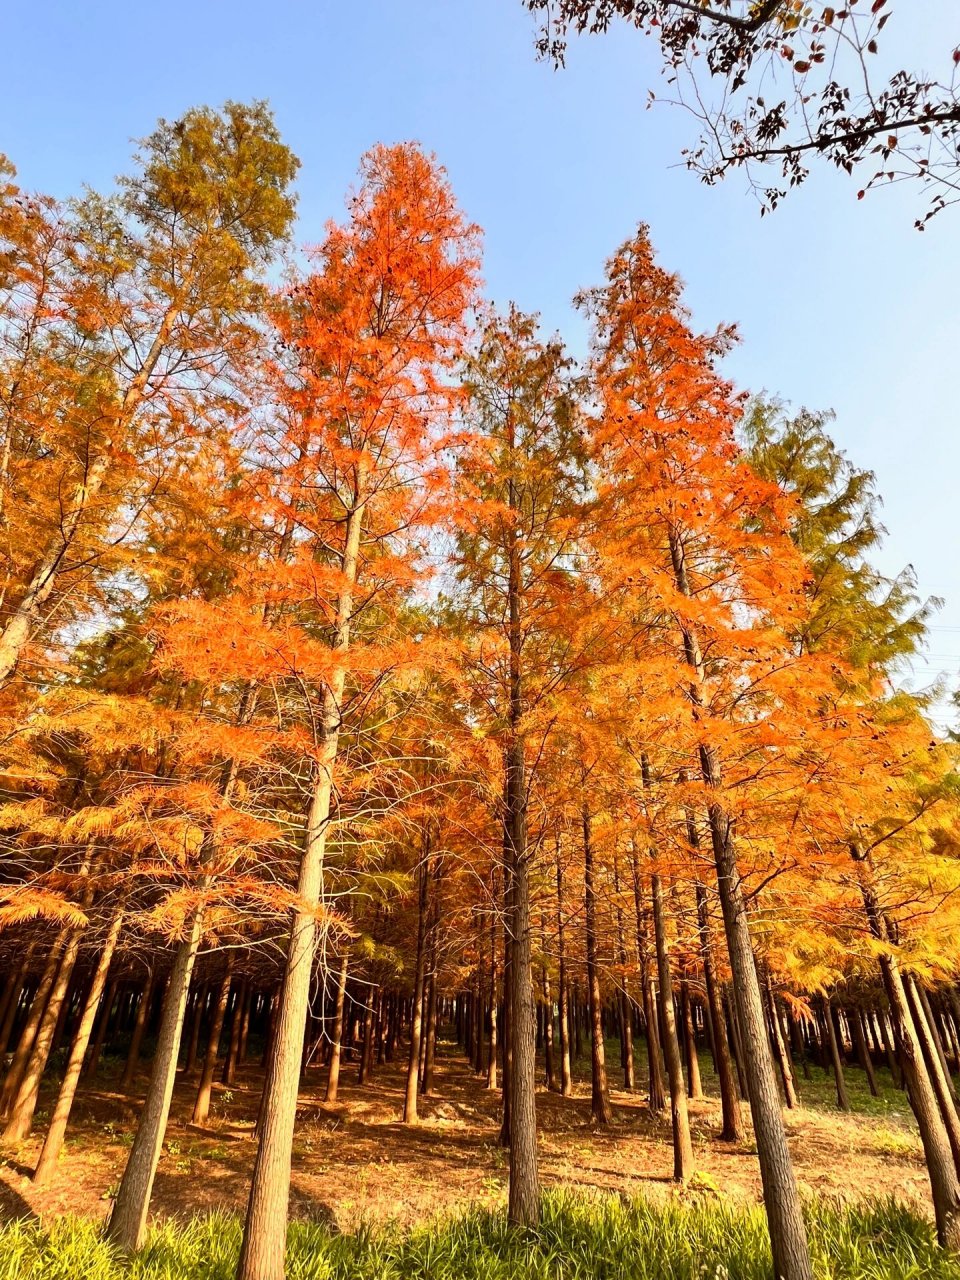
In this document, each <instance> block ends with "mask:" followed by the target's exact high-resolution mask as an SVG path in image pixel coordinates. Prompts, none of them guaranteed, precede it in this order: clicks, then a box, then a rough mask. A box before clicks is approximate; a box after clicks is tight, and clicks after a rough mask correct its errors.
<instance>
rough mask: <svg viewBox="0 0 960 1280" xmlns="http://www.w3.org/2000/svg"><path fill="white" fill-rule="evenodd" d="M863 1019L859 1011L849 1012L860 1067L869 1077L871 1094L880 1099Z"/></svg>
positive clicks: (848, 1016)
mask: <svg viewBox="0 0 960 1280" xmlns="http://www.w3.org/2000/svg"><path fill="white" fill-rule="evenodd" d="M861 1018H862V1015H861V1013H860V1010H859V1009H849V1010H848V1011H847V1021H848V1022H849V1023H850V1030H851V1033H852V1034H853V1043H854V1047H855V1048H856V1050H857V1057H858V1058H859V1059H860V1066H861V1067H862V1068H863V1071H864V1074H865V1075H866V1077H867V1084H868V1085H869V1086H870V1092H871V1094H872V1095H873V1096H874V1097H875V1098H879V1096H880V1090H879V1089H878V1088H877V1077H876V1076H875V1075H874V1073H873V1063H872V1062H871V1061H870V1050H869V1048H868V1047H867V1038H866V1035H865V1034H864V1030H863V1022H862V1021H861Z"/></svg>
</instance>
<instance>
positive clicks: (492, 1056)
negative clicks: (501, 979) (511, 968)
mask: <svg viewBox="0 0 960 1280" xmlns="http://www.w3.org/2000/svg"><path fill="white" fill-rule="evenodd" d="M490 900H491V903H492V904H495V903H496V900H497V884H496V875H495V874H494V875H493V876H492V877H491V885H490ZM489 991H490V994H489V1005H490V1034H489V1040H488V1045H487V1088H488V1089H496V1087H497V1000H498V998H499V988H498V985H497V912H496V911H495V910H492V911H491V912H490V988H489Z"/></svg>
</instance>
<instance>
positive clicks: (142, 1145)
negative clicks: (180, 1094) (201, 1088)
mask: <svg viewBox="0 0 960 1280" xmlns="http://www.w3.org/2000/svg"><path fill="white" fill-rule="evenodd" d="M189 930H190V931H189V933H188V935H187V937H186V938H185V939H184V941H183V942H181V943H180V946H179V947H178V948H177V954H176V958H175V959H174V962H173V971H172V973H171V974H170V981H169V983H168V984H167V990H166V993H165V995H164V1000H163V1015H162V1017H161V1020H160V1034H159V1036H158V1038H157V1047H156V1051H155V1052H154V1056H153V1070H152V1072H151V1075H150V1083H149V1085H148V1087H147V1096H146V1099H145V1101H144V1105H143V1111H142V1112H141V1114H140V1123H139V1125H138V1126H137V1132H136V1136H135V1137H134V1140H133V1146H132V1147H131V1148H130V1155H129V1158H128V1159H127V1165H126V1168H125V1169H124V1171H123V1177H122V1178H121V1179H120V1187H119V1190H118V1191H117V1198H116V1201H115V1202H114V1206H113V1212H112V1213H111V1215H110V1222H109V1223H108V1225H107V1237H108V1239H110V1240H111V1241H113V1243H114V1244H115V1245H117V1246H118V1247H119V1248H120V1249H122V1250H124V1251H126V1252H128V1253H133V1252H135V1251H136V1250H137V1249H139V1248H140V1246H141V1245H142V1244H143V1239H144V1236H145V1235H146V1230H147V1215H148V1213H149V1211H150V1196H151V1194H152V1192H153V1180H154V1178H155V1177H156V1174H157V1165H158V1163H159V1161H160V1150H161V1148H162V1146H163V1135H164V1133H165V1131H166V1128H167V1117H168V1116H169V1114H170V1101H171V1099H172V1097H173V1086H174V1082H175V1080H176V1076H177V1059H178V1057H179V1056H180V1036H181V1033H182V1031H183V1019H184V1014H185V1013H186V1009H187V995H188V993H189V990H190V978H191V975H192V974H193V965H194V961H195V960H196V958H197V950H198V948H199V946H200V939H201V937H202V936H203V910H202V908H199V907H198V908H197V909H196V910H195V911H194V913H193V916H192V917H191V919H190V926H189Z"/></svg>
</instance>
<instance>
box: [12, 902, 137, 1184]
mask: <svg viewBox="0 0 960 1280" xmlns="http://www.w3.org/2000/svg"><path fill="white" fill-rule="evenodd" d="M122 928H123V912H122V911H118V912H117V913H116V915H115V916H114V918H113V921H112V923H111V925H110V930H109V932H108V933H107V937H106V940H105V942H104V945H103V950H102V951H101V952H100V956H99V959H98V960H97V967H96V969H95V970H94V974H93V981H92V983H91V984H90V990H89V992H88V993H87V999H86V1003H85V1004H84V1008H83V1013H82V1014H81V1016H80V1021H79V1023H78V1024H77V1029H76V1031H75V1032H74V1036H73V1043H72V1044H71V1046H70V1054H69V1056H68V1058H67V1065H66V1069H65V1071H64V1075H63V1080H62V1082H61V1084H60V1093H59V1095H58V1097H57V1102H56V1106H55V1107H54V1109H53V1115H52V1116H51V1118H50V1126H49V1128H48V1129H47V1135H46V1137H45V1139H44V1142H43V1147H42V1149H41V1151H40V1157H39V1159H38V1160H37V1166H36V1168H35V1169H34V1172H33V1181H34V1183H35V1184H37V1185H38V1186H39V1185H40V1184H42V1183H43V1182H45V1181H46V1180H47V1179H48V1178H49V1176H50V1174H51V1173H52V1172H53V1170H54V1169H55V1168H56V1165H57V1160H58V1159H59V1158H60V1152H61V1151H62V1150H63V1140H64V1137H65V1136H66V1132H67V1125H68V1124H69V1122H70V1112H71V1110H72V1109H73V1100H74V1098H75V1097H76V1093H77V1084H78V1083H79V1080H80V1072H81V1069H82V1067H83V1058H84V1054H85V1053H86V1052H87V1045H88V1044H89V1043H90V1035H91V1032H92V1031H93V1024H94V1020H95V1019H96V1016H97V1009H98V1008H99V1007H100V998H101V996H102V995H103V989H104V986H105V985H106V981H107V973H108V971H109V969H110V962H111V961H112V959H113V953H114V950H115V948H116V945H117V939H118V938H119V937H120V930H121V929H122ZM105 1012H106V1013H109V1009H107V1010H105Z"/></svg>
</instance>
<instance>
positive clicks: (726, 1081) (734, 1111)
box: [687, 814, 743, 1142]
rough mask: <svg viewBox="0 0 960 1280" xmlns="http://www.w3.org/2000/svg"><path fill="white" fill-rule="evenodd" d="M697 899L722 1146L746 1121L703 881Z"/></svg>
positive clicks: (739, 1133) (734, 1139)
mask: <svg viewBox="0 0 960 1280" xmlns="http://www.w3.org/2000/svg"><path fill="white" fill-rule="evenodd" d="M692 820H693V815H692V814H688V827H687V832H688V838H689V837H690V832H691V824H692ZM692 830H693V836H694V838H695V843H694V841H693V840H691V846H692V847H694V848H698V847H699V838H696V828H695V827H693V828H692ZM696 897H697V925H698V928H699V932H700V961H701V963H702V965H703V979H704V985H705V986H706V989H707V1003H708V1006H709V1009H710V1020H711V1023H712V1026H713V1050H714V1067H715V1068H716V1072H717V1080H718V1083H719V1085H720V1107H721V1112H722V1116H723V1127H722V1129H721V1131H720V1140H721V1141H722V1142H741V1141H742V1140H743V1117H742V1115H741V1112H740V1096H739V1094H738V1092H737V1082H736V1079H735V1077H734V1067H733V1061H732V1059H731V1056H730V1042H729V1040H728V1039H727V1020H726V1017H725V1016H724V1009H723V997H722V995H721V993H720V987H719V984H718V982H717V979H716V971H715V967H714V958H713V934H712V930H711V928H710V911H709V905H708V902H707V890H706V886H705V885H704V884H703V883H702V882H701V881H699V880H698V881H697V883H696Z"/></svg>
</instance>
